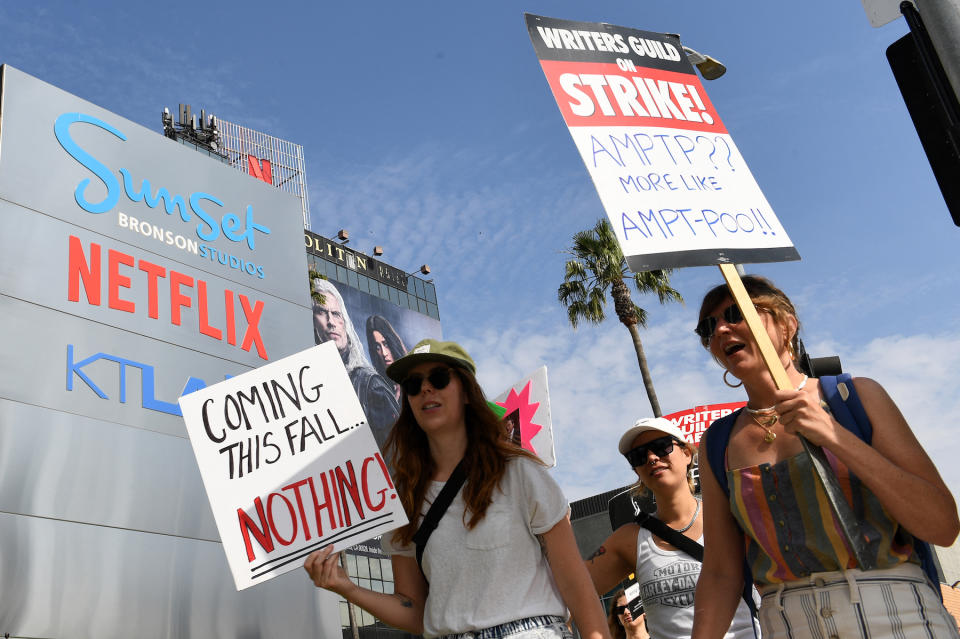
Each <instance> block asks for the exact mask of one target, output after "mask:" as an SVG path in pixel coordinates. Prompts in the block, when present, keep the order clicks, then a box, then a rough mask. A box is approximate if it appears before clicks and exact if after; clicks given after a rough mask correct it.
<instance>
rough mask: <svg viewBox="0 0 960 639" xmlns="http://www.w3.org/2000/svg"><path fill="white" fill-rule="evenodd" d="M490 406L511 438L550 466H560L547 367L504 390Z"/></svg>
mask: <svg viewBox="0 0 960 639" xmlns="http://www.w3.org/2000/svg"><path fill="white" fill-rule="evenodd" d="M490 407H491V408H492V409H493V410H494V412H495V413H497V414H498V415H499V416H500V419H501V420H503V423H504V432H505V435H506V437H507V439H510V440H511V441H513V443H515V444H517V445H518V446H521V447H523V448H525V449H527V450H529V451H530V452H531V453H533V454H534V455H536V456H537V457H539V458H540V461H542V462H543V463H544V464H546V465H547V466H549V467H551V468H552V467H554V466H556V465H557V454H556V451H555V450H554V446H553V419H552V417H551V414H550V392H549V387H548V385H547V367H546V366H541V367H540V368H538V369H537V370H535V371H534V372H532V373H530V374H529V375H527V376H526V377H524V378H523V379H522V380H520V381H519V382H517V383H515V384H513V385H512V386H511V387H510V388H508V389H507V390H505V391H503V392H502V393H500V395H498V396H497V398H496V399H495V400H494V401H493V402H490Z"/></svg>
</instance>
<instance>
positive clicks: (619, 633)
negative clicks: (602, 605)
mask: <svg viewBox="0 0 960 639" xmlns="http://www.w3.org/2000/svg"><path fill="white" fill-rule="evenodd" d="M625 595H626V592H625V591H624V590H623V588H620V589H619V590H617V594H615V595H614V596H613V598H612V599H611V600H610V610H608V611H607V628H609V629H610V636H611V637H613V639H627V629H626V628H624V627H623V624H622V623H620V615H618V614H616V612H615V610H614V609H615V608H616V607H617V601H618V600H619V599H620V597H625Z"/></svg>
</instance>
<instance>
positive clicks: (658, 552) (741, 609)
mask: <svg viewBox="0 0 960 639" xmlns="http://www.w3.org/2000/svg"><path fill="white" fill-rule="evenodd" d="M697 541H699V542H700V544H703V537H702V536H701V537H700V539H698V540H697ZM701 565H702V564H701V563H700V562H699V561H697V560H696V559H694V558H693V557H691V556H690V555H688V554H687V553H685V552H683V551H682V550H663V549H662V548H660V547H658V546H657V544H655V543H654V541H653V533H651V532H650V531H649V530H647V529H646V528H644V527H643V526H640V532H639V533H638V534H637V583H639V584H640V598H641V599H643V610H644V612H646V614H647V630H648V631H649V632H650V636H651V637H658V638H659V637H673V638H676V639H681V638H682V637H689V636H690V633H692V632H693V593H694V591H695V590H696V589H697V580H698V579H700V567H701ZM753 631H754V627H753V617H752V616H751V614H750V609H749V608H747V605H746V604H745V603H744V602H743V600H742V599H741V600H740V605H739V606H737V612H736V614H735V615H734V617H733V623H731V624H730V629H729V630H728V631H727V634H726V635H724V637H725V639H754V637H753ZM759 632H760V631H759V628H758V629H757V634H758V636H759Z"/></svg>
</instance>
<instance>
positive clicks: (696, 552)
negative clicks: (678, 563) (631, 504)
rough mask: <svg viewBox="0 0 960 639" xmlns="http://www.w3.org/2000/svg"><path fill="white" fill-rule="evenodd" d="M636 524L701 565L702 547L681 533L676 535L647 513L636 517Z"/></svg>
mask: <svg viewBox="0 0 960 639" xmlns="http://www.w3.org/2000/svg"><path fill="white" fill-rule="evenodd" d="M637 523H638V524H640V525H641V526H643V527H644V528H646V529H647V530H649V531H650V532H652V533H653V534H654V535H656V536H657V537H659V538H660V539H662V540H664V541H665V542H667V543H668V544H670V545H671V546H674V547H675V548H679V549H680V550H682V551H683V552H685V553H687V554H688V555H690V556H691V557H693V558H694V559H696V560H697V561H699V562H700V563H703V546H701V545H700V544H699V543H697V542H695V541H694V540H692V539H690V538H689V537H687V536H686V535H684V534H683V533H678V532H677V531H676V530H674V529H673V528H671V527H670V526H668V525H666V524H665V523H663V522H662V521H660V520H659V519H657V518H656V517H654V516H653V515H650V514H648V513H641V514H640V515H639V516H638V517H637Z"/></svg>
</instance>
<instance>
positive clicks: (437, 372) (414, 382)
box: [400, 366, 453, 397]
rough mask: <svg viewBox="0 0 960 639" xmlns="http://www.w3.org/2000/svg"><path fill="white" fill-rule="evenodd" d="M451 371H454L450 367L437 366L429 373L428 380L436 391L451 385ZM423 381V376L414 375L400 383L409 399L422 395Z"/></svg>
mask: <svg viewBox="0 0 960 639" xmlns="http://www.w3.org/2000/svg"><path fill="white" fill-rule="evenodd" d="M451 370H453V369H451V368H450V367H449V366H437V367H436V368H434V369H432V370H431V371H430V372H429V373H427V377H426V380H427V381H428V382H430V385H431V386H433V387H434V388H435V389H437V390H443V389H444V388H446V387H447V384H449V383H450V371H451ZM423 380H424V377H423V375H421V374H419V373H414V374H413V375H411V376H410V377H408V378H406V379H405V380H403V382H401V383H400V388H402V389H403V392H404V393H406V394H407V397H415V396H417V395H419V394H420V390H421V388H422V387H423Z"/></svg>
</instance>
